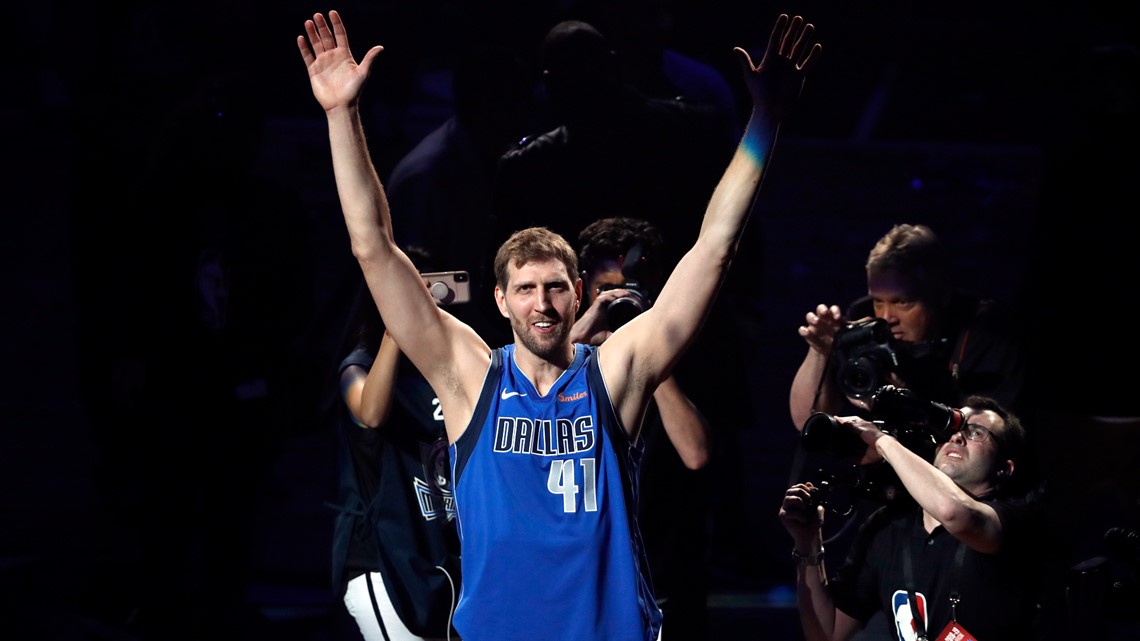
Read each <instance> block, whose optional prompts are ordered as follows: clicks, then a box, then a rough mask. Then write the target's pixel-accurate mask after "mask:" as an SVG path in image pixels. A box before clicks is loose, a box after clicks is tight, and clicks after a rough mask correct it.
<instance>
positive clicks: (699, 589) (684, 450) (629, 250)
mask: <svg viewBox="0 0 1140 641" xmlns="http://www.w3.org/2000/svg"><path fill="white" fill-rule="evenodd" d="M578 248H579V249H578V260H579V266H580V267H581V272H582V281H583V283H584V286H583V289H584V290H585V291H584V294H583V295H584V297H585V299H586V302H587V304H588V307H586V308H585V311H583V312H582V313H581V315H580V316H579V318H578V320H577V322H575V323H574V326H573V328H572V330H571V339H572V340H573V341H575V342H581V343H589V344H591V345H601V344H602V343H603V342H604V341H605V340H606V339H607V338H609V336H610V335H611V334H612V333H613V332H614V331H616V330H617V329H618V328H620V327H621V326H622V325H624V324H625V323H626V322H628V321H629V320H631V319H632V318H633V317H635V316H637V315H638V314H640V313H641V312H643V311H645V310H646V309H648V308H649V307H650V306H651V305H652V304H653V299H654V297H655V295H656V292H657V290H658V288H659V287H660V283H661V280H662V274H663V273H664V272H665V267H666V265H665V263H664V261H663V257H664V256H665V253H664V250H665V241H664V238H663V236H662V234H661V232H660V230H659V229H658V228H657V227H655V226H654V225H653V224H652V223H650V222H648V221H646V220H641V219H637V218H625V217H615V218H603V219H600V220H596V221H594V222H592V223H590V224H589V225H587V226H586V227H585V228H584V229H583V230H582V231H581V233H579V234H578ZM641 434H642V439H643V443H644V448H645V453H644V456H643V458H642V463H641V481H642V482H641V494H640V497H639V498H640V500H639V501H638V519H639V522H640V523H641V533H642V539H643V540H644V542H645V548H646V556H647V558H648V560H649V567H650V575H651V577H652V579H653V587H654V590H655V593H656V596H657V603H658V605H659V606H660V607H661V611H662V614H663V615H664V624H663V628H662V629H663V630H668V632H667V634H668V635H669V638H670V639H673V640H676V641H685V640H686V639H694V640H698V639H706V638H708V629H707V625H708V610H707V597H708V589H707V585H706V578H705V575H704V567H705V566H704V561H705V558H704V552H705V550H706V548H707V545H706V532H705V520H704V518H702V517H703V516H704V515H705V514H706V513H707V511H708V502H709V499H708V487H709V480H708V472H707V467H706V464H707V462H708V460H709V449H710V448H709V426H708V421H707V420H706V418H705V416H704V415H703V414H702V413H701V411H700V410H699V409H697V407H696V406H695V405H694V404H693V401H692V400H691V399H690V398H689V397H688V395H686V394H685V392H684V391H683V390H682V389H681V387H680V385H678V383H677V380H676V378H675V377H674V376H672V375H671V376H669V377H668V378H666V379H665V380H664V381H662V382H661V384H660V385H658V387H657V390H656V391H655V392H654V393H653V402H652V403H650V405H649V408H648V410H647V412H646V417H645V421H644V424H643V426H642V431H641Z"/></svg>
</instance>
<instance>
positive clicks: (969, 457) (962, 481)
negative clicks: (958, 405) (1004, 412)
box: [934, 407, 1013, 496]
mask: <svg viewBox="0 0 1140 641" xmlns="http://www.w3.org/2000/svg"><path fill="white" fill-rule="evenodd" d="M962 411H963V413H964V414H966V417H967V418H966V422H967V423H968V424H970V425H974V426H978V427H981V428H985V430H978V429H977V428H974V429H975V432H977V433H979V434H981V433H984V432H988V433H987V434H985V436H984V438H983V440H971V439H968V438H966V434H965V432H958V433H956V434H954V435H953V436H951V437H950V440H949V441H947V442H946V443H943V444H942V445H939V446H938V449H937V450H936V451H935V454H934V467H936V468H938V469H940V470H942V471H943V472H944V473H945V474H946V475H947V476H949V477H950V478H951V479H953V480H954V482H955V483H957V484H958V485H959V486H960V487H961V488H962V489H964V490H966V491H967V492H970V493H971V494H973V495H975V496H981V495H984V494H987V493H989V492H990V491H992V490H994V489H996V488H997V486H998V484H999V483H1000V482H1001V481H1002V480H1003V479H1004V478H1008V477H1009V475H1010V474H1012V473H1013V462H1012V461H1010V460H1008V459H1007V458H1006V457H1005V455H1004V453H1003V452H1002V449H1001V443H999V442H998V439H1000V438H1002V436H1003V434H1004V432H1005V429H1006V427H1005V422H1004V421H1003V420H1002V418H1001V417H1000V416H998V414H997V413H995V412H993V411H992V410H971V409H970V408H968V407H966V408H962Z"/></svg>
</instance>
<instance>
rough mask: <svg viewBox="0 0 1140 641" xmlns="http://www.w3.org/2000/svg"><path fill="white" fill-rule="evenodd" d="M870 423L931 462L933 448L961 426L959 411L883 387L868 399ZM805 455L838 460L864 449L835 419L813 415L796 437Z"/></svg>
mask: <svg viewBox="0 0 1140 641" xmlns="http://www.w3.org/2000/svg"><path fill="white" fill-rule="evenodd" d="M870 409H871V420H872V421H873V422H874V423H875V424H876V425H878V427H879V429H880V430H882V431H883V432H884V433H886V434H890V435H891V436H894V437H895V438H896V439H898V441H899V442H900V443H902V444H903V445H904V446H906V448H907V449H909V450H910V451H912V452H914V453H915V454H918V455H920V456H923V457H925V458H927V459H928V460H929V459H931V458H932V457H933V455H934V448H935V447H937V446H938V445H939V444H941V443H945V442H946V441H949V440H950V437H951V436H953V435H954V434H956V433H958V431H959V430H961V429H962V426H963V425H964V424H965V422H966V419H965V416H964V415H963V414H962V412H961V410H958V409H955V408H952V407H948V406H946V405H943V404H942V403H935V402H933V401H927V400H923V399H921V398H919V397H918V396H917V395H916V394H915V393H914V392H912V391H911V390H909V389H906V388H903V387H895V386H894V385H883V386H882V387H880V388H879V389H878V390H876V391H875V393H874V394H873V395H872V396H871V399H870ZM800 437H801V442H802V443H803V447H804V449H806V450H807V451H809V452H829V453H831V454H833V455H835V456H838V457H840V458H856V457H858V456H860V455H861V454H862V453H863V452H864V451H865V450H866V449H867V446H866V444H864V443H863V441H862V439H860V438H859V435H858V434H856V433H855V432H854V431H853V430H850V429H848V428H847V427H844V426H842V425H840V424H839V423H838V422H836V420H835V417H834V416H831V415H830V414H826V413H824V412H815V413H813V414H812V415H811V416H809V417H808V420H807V422H805V423H804V429H803V432H802V433H801V435H800Z"/></svg>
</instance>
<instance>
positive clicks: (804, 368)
mask: <svg viewBox="0 0 1140 641" xmlns="http://www.w3.org/2000/svg"><path fill="white" fill-rule="evenodd" d="M842 325H843V315H842V313H841V312H840V311H839V307H838V306H837V305H830V306H828V305H823V304H820V305H818V306H817V307H816V309H815V311H813V312H808V313H807V314H806V315H805V317H804V324H803V325H801V326H800V328H799V333H800V336H802V337H803V339H804V342H806V343H807V346H808V350H807V354H805V355H804V360H803V362H802V363H800V367H799V369H797V370H796V376H795V378H794V379H792V387H791V390H790V391H789V392H788V410H789V412H790V413H791V416H792V424H793V425H795V426H796V429H797V430H800V431H803V429H804V423H805V422H807V419H808V417H809V416H811V413H812V411H813V410H814V411H819V412H826V413H828V414H834V413H836V412H838V411H839V408H840V407H842V397H841V396H840V394H839V390H838V389H836V387H835V383H834V381H832V380H831V378H830V377H828V378H824V376H826V375H827V374H828V372H827V362H828V360H829V359H830V358H831V346H832V343H833V342H834V340H835V333H836V332H837V331H838V330H839V328H840V327H841V326H842Z"/></svg>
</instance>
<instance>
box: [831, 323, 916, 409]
mask: <svg viewBox="0 0 1140 641" xmlns="http://www.w3.org/2000/svg"><path fill="white" fill-rule="evenodd" d="M832 358H834V359H835V362H836V363H837V364H838V366H837V368H836V370H835V382H836V384H837V385H838V386H839V390H840V391H841V392H842V393H843V395H844V396H849V397H852V398H858V399H865V398H869V397H870V396H871V395H873V394H874V393H875V392H876V391H877V390H878V389H879V388H881V387H882V386H883V385H885V384H886V383H887V376H888V375H889V374H890V373H892V372H898V371H899V369H900V367H901V366H902V365H903V360H904V358H903V354H902V352H901V351H900V350H899V349H897V345H896V344H895V342H894V341H893V340H892V338H891V329H890V326H889V325H888V324H887V321H886V320H884V319H882V318H865V319H863V320H859V321H855V322H852V323H848V324H847V325H846V326H845V327H842V328H840V329H839V331H838V332H836V334H835V342H834V343H833V347H832Z"/></svg>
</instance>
